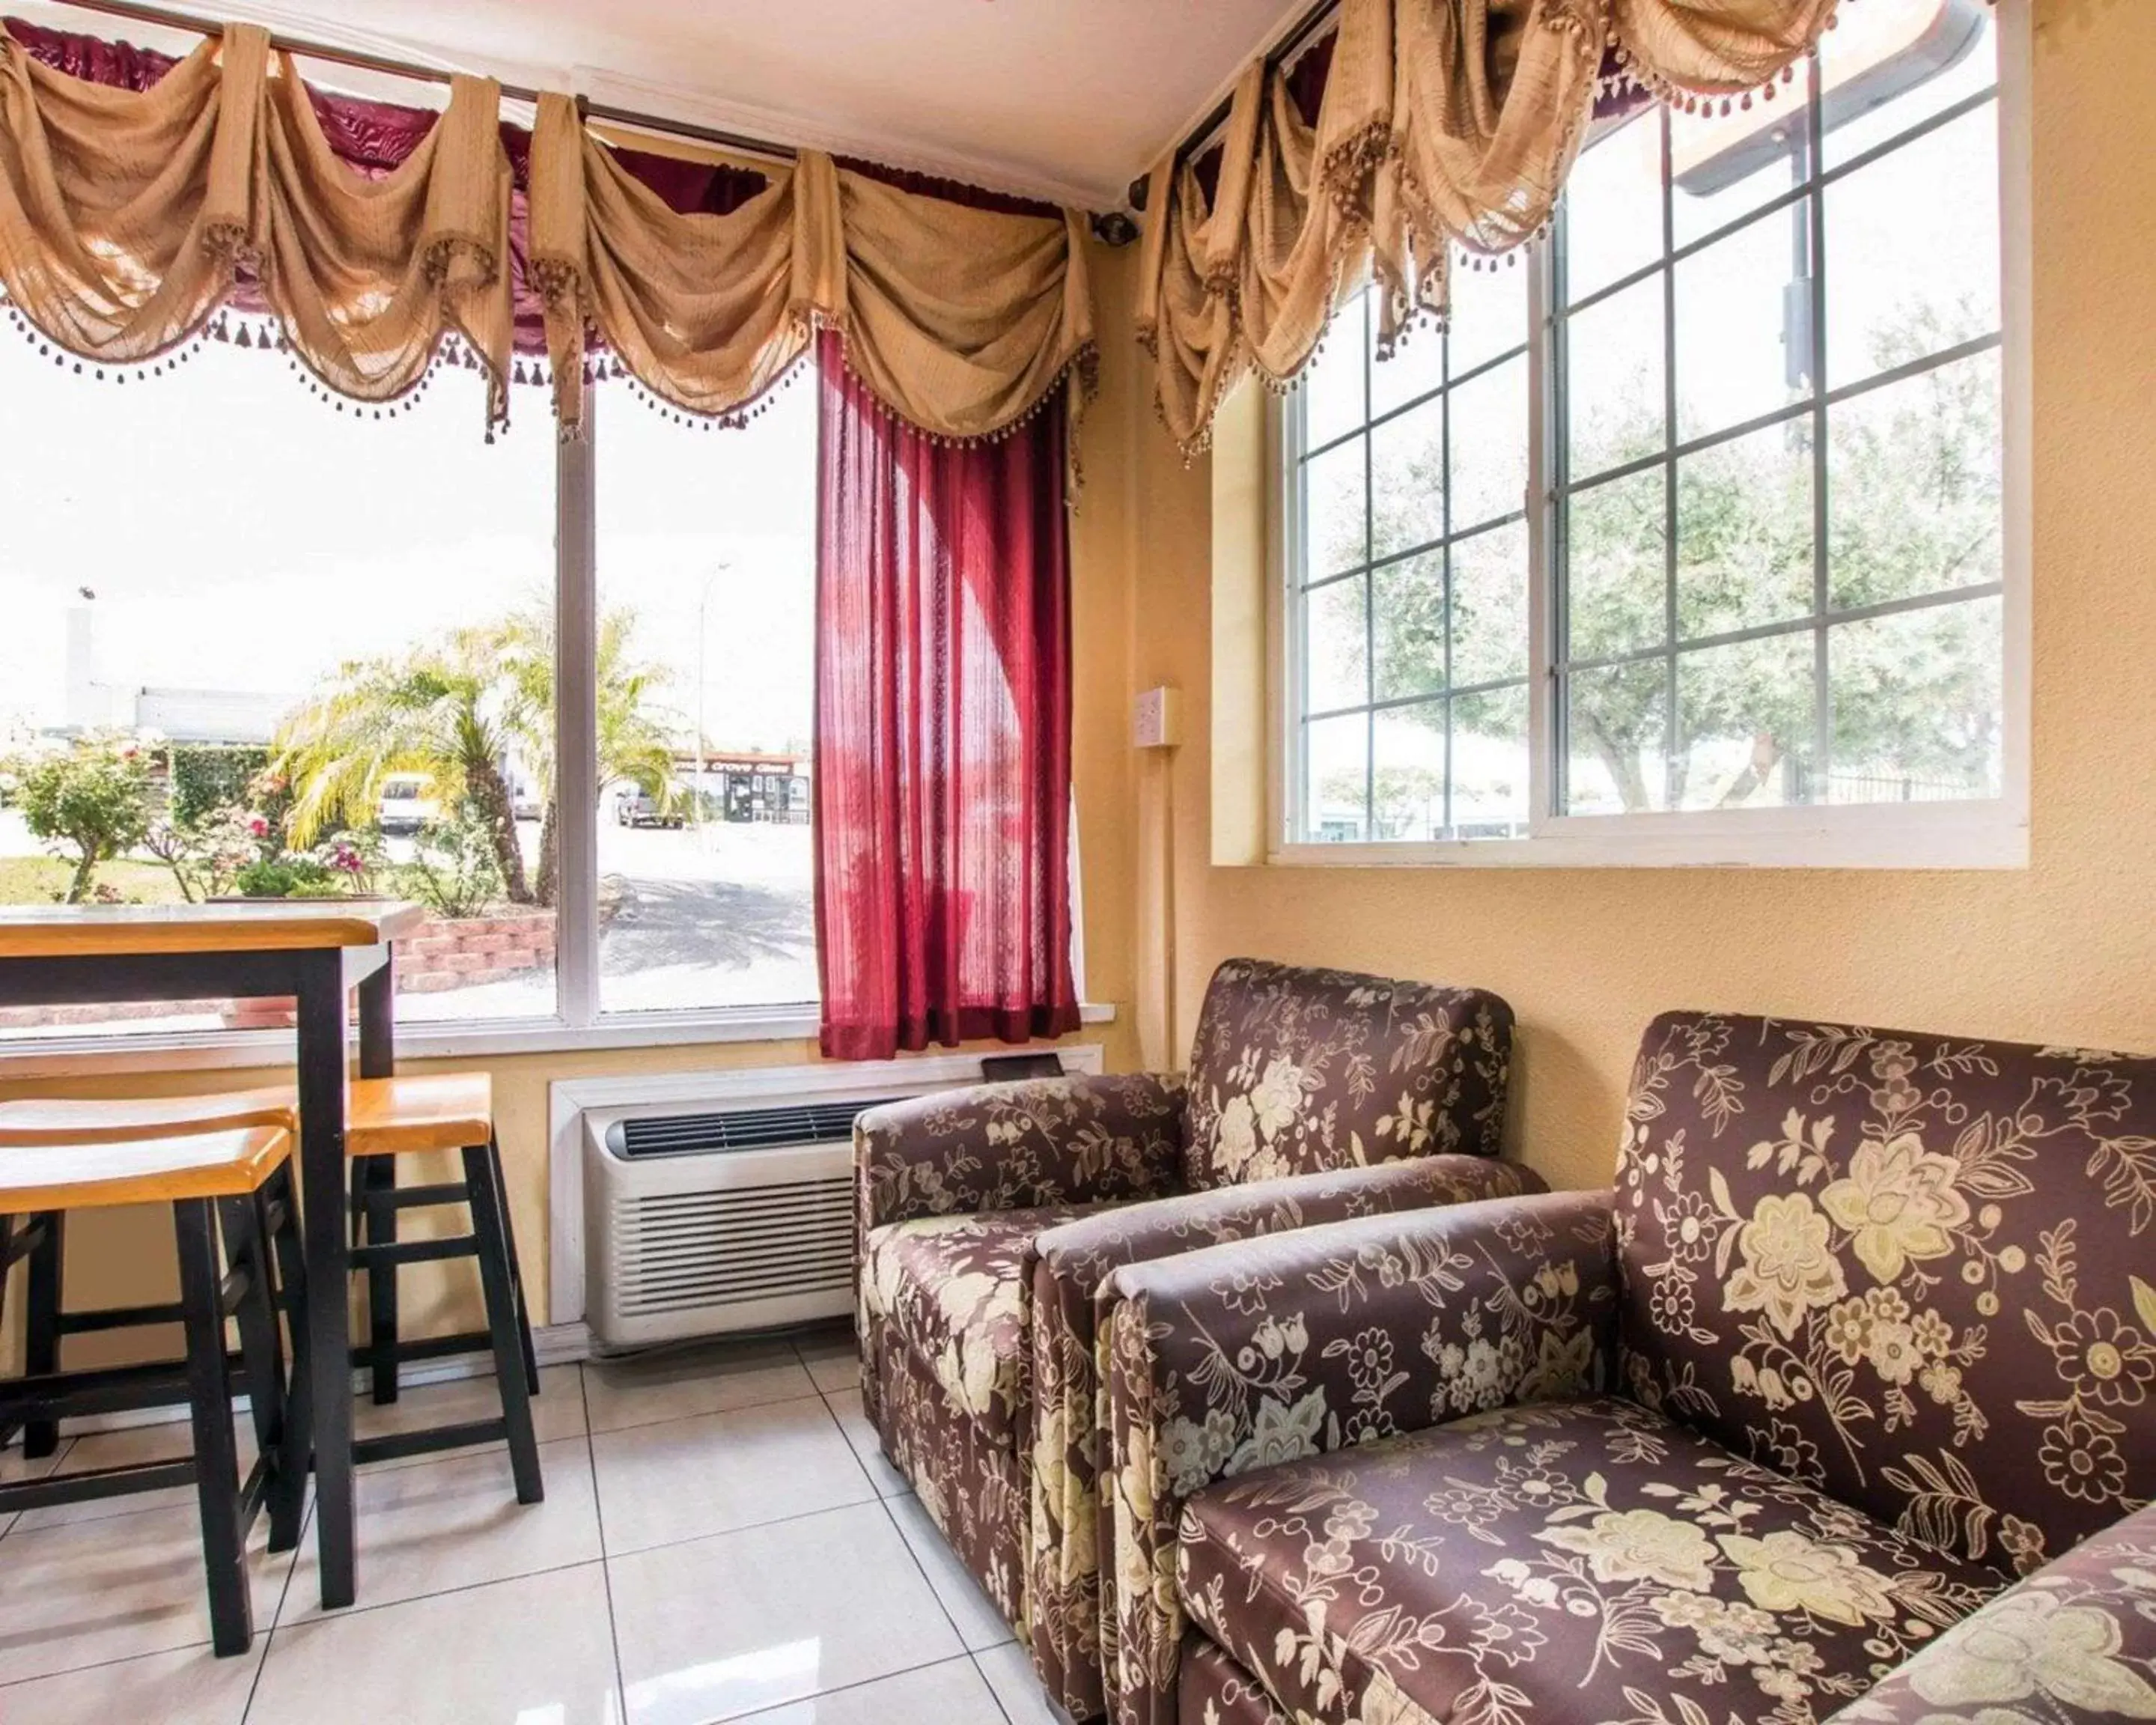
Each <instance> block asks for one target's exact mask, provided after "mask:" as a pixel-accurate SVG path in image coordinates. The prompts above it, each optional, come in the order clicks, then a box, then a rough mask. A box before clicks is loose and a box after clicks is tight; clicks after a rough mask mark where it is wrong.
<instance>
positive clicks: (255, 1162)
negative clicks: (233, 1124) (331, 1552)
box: [0, 1104, 312, 1656]
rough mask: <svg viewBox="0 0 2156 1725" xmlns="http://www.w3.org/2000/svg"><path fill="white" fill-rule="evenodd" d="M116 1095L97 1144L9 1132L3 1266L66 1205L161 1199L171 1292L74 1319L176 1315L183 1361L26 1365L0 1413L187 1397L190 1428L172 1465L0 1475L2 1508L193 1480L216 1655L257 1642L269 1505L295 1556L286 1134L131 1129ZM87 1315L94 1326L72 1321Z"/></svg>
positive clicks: (41, 1245) (277, 1544)
mask: <svg viewBox="0 0 2156 1725" xmlns="http://www.w3.org/2000/svg"><path fill="white" fill-rule="evenodd" d="M125 1106H126V1105H124V1104H121V1105H117V1106H116V1107H115V1115H116V1116H117V1118H116V1119H115V1124H114V1126H113V1127H112V1129H111V1131H110V1133H109V1135H108V1136H107V1137H106V1138H105V1139H104V1140H102V1141H82V1140H80V1139H78V1140H76V1141H74V1142H62V1143H36V1142H23V1141H22V1140H21V1139H19V1138H18V1139H17V1141H16V1142H13V1143H10V1144H8V1145H7V1146H6V1147H0V1215H4V1217H5V1218H6V1219H7V1220H6V1223H5V1225H4V1229H0V1272H4V1270H5V1267H6V1266H8V1264H11V1263H13V1262H14V1261H16V1260H19V1259H21V1258H23V1257H25V1256H28V1257H31V1258H33V1261H34V1260H35V1257H36V1255H37V1254H38V1253H39V1252H41V1251H47V1250H50V1252H51V1253H53V1254H54V1255H56V1253H57V1247H58V1242H59V1239H60V1235H61V1230H62V1226H63V1224H64V1220H65V1219H66V1218H67V1217H68V1216H69V1214H72V1213H74V1211H77V1210H82V1209H101V1208H105V1207H107V1206H110V1205H115V1204H153V1203H156V1204H170V1205H171V1206H172V1229H173V1233H174V1235H175V1237H176V1239H177V1244H178V1247H179V1259H180V1298H179V1301H178V1303H177V1305H176V1306H172V1307H126V1308H122V1309H120V1310H117V1311H113V1312H100V1313H95V1314H90V1313H85V1314H80V1320H88V1319H91V1318H95V1319H96V1320H98V1321H97V1322H86V1321H80V1320H79V1321H78V1322H76V1323H75V1325H74V1329H75V1330H76V1331H81V1330H87V1329H93V1328H95V1329H111V1328H119V1327H126V1326H127V1325H131V1324H148V1323H163V1322H171V1321H172V1320H173V1319H177V1321H178V1322H180V1324H181V1325H182V1327H183V1328H184V1330H185V1332H186V1336H187V1353H186V1357H185V1358H183V1359H182V1360H178V1361H160V1362H155V1363H151V1364H148V1365H141V1366H121V1367H110V1368H103V1369H100V1370H95V1371H76V1372H63V1371H60V1370H59V1369H57V1367H56V1365H47V1366H44V1367H40V1366H39V1365H38V1364H37V1363H34V1362H32V1363H29V1366H28V1371H27V1373H26V1374H25V1375H24V1376H23V1377H22V1378H17V1379H14V1380H13V1381H11V1382H7V1383H0V1418H6V1419H8V1420H20V1421H21V1422H22V1423H23V1425H24V1426H25V1428H26V1429H32V1428H38V1427H42V1428H49V1427H52V1426H54V1425H57V1423H58V1422H59V1420H62V1419H74V1418H82V1417H85V1416H88V1415H90V1414H109V1413H113V1412H117V1411H120V1410H122V1409H133V1408H143V1407H154V1406H160V1405H164V1404H171V1403H173V1402H181V1401H183V1402H185V1403H186V1404H187V1410H188V1415H189V1419H190V1421H191V1423H192V1425H193V1437H194V1444H193V1453H192V1454H191V1455H189V1456H188V1457H187V1459H186V1460H184V1461H169V1462H154V1463H148V1464H136V1465H132V1466H121V1467H107V1468H98V1469H94V1470H91V1471H85V1472H83V1473H79V1474H62V1475H57V1476H52V1477H49V1478H46V1479H39V1480H30V1481H22V1482H19V1483H17V1484H13V1485H0V1513H7V1512H13V1511H18V1510H25V1509H36V1508H41V1507H44V1506H46V1505H49V1504H60V1503H79V1502H88V1501H90V1500H92V1499H95V1498H103V1497H115V1496H118V1495H120V1494H121V1493H124V1492H130V1491H154V1490H157V1489H159V1488H161V1487H165V1486H179V1485H188V1484H192V1485H193V1486H194V1487H195V1492H196V1497H197V1500H198V1503H199V1505H200V1509H201V1515H202V1535H203V1567H204V1568H205V1570H206V1572H207V1577H208V1588H209V1610H210V1628H211V1640H212V1642H213V1645H214V1646H215V1648H216V1651H217V1652H218V1655H219V1656H224V1655H229V1654H238V1653H244V1652H245V1651H247V1649H248V1647H249V1645H250V1643H251V1642H252V1640H253V1638H254V1607H253V1603H252V1599H251V1597H250V1594H249V1588H248V1585H247V1536H248V1532H249V1529H250V1528H251V1527H253V1525H254V1517H255V1516H256V1515H257V1514H258V1513H259V1512H260V1511H261V1510H262V1509H263V1508H264V1506H265V1505H266V1506H267V1507H268V1508H269V1547H270V1549H271V1550H273V1551H289V1550H290V1549H291V1548H293V1547H294V1546H295V1545H296V1544H297V1543H299V1537H300V1521H301V1512H302V1510H303V1508H304V1507H305V1490H306V1478H307V1465H308V1461H309V1459H310V1457H311V1454H312V1438H311V1430H310V1420H309V1416H308V1399H307V1393H306V1387H305V1386H306V1382H307V1378H306V1372H305V1361H304V1360H301V1361H299V1362H297V1366H298V1369H297V1370H295V1373H293V1376H292V1378H291V1380H290V1384H291V1389H290V1393H289V1394H288V1393H287V1388H286V1378H285V1367H284V1349H283V1347H282V1345H281V1343H280V1337H279V1333H278V1327H277V1288H278V1283H279V1281H280V1279H281V1281H282V1285H283V1291H284V1299H285V1305H286V1307H287V1310H288V1311H289V1312H290V1314H291V1319H292V1333H293V1335H294V1336H295V1337H301V1338H304V1337H305V1334H306V1322H305V1317H306V1290H305V1271H304V1267H303V1260H302V1257H301V1253H300V1235H299V1227H298V1220H299V1212H298V1206H297V1204H295V1201H294V1196H293V1186H292V1178H291V1166H290V1163H291V1150H292V1137H291V1134H290V1132H286V1131H285V1129H284V1128H283V1127H276V1126H264V1127H248V1128H242V1129H239V1130H235V1131H229V1132H204V1133H197V1134H193V1135H192V1136H187V1137H172V1136H158V1135H157V1134H156V1132H154V1130H153V1129H152V1130H145V1129H144V1128H141V1127H130V1126H129V1124H128V1123H127V1122H126V1118H125V1117H124V1109H125ZM220 1226H221V1228H222V1234H223V1260H222V1266H220V1260H219V1253H218V1237H219V1232H220ZM273 1260H274V1265H275V1268H274V1269H273ZM280 1272H281V1276H280ZM54 1279H55V1280H56V1279H57V1272H56V1271H55V1272H54ZM228 1319H237V1320H238V1322H239V1338H240V1354H239V1362H238V1363H239V1375H240V1376H241V1377H242V1378H244V1382H245V1385H246V1389H247V1392H248V1399H249V1405H250V1410H251V1412H252V1414H253V1418H254V1433H255V1445H256V1450H257V1455H256V1458H255V1462H254V1466H253V1467H252V1468H250V1469H249V1471H248V1475H247V1477H246V1479H245V1480H244V1481H243V1480H241V1479H240V1477H239V1455H238V1450H237V1446H236V1445H235V1444H234V1439H233V1430H232V1422H233V1391H234V1370H233V1368H234V1361H233V1360H232V1359H231V1358H229V1357H228V1355H227V1353H226V1352H225V1323H226V1321H227V1320H228ZM56 1351H57V1343H56V1342H55V1343H54V1352H56Z"/></svg>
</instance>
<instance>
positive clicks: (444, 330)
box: [0, 24, 511, 424]
mask: <svg viewBox="0 0 2156 1725" xmlns="http://www.w3.org/2000/svg"><path fill="white" fill-rule="evenodd" d="M499 109H500V92H499V90H498V89H497V87H496V86H495V85H494V84H493V83H492V82H491V81H490V80H481V79H474V78H459V79H457V80H455V81H454V84H453V85H452V86H451V90H450V97H449V107H448V110H446V111H445V112H444V114H443V116H442V117H441V119H440V120H439V121H437V122H436V123H435V125H434V127H433V128H432V130H431V131H429V135H428V136H427V137H426V139H425V140H424V141H423V142H422V143H421V144H420V146H419V147H418V149H417V150H415V151H413V154H412V156H411V157H409V159H408V160H407V161H406V162H404V163H403V165H402V166H400V167H398V168H397V169H396V170H395V171H394V172H391V173H389V174H388V175H387V176H386V177H382V178H380V179H369V178H367V177H364V176H362V175H360V174H357V173H355V172H352V169H351V168H349V167H346V165H345V164H344V163H342V162H339V161H338V160H337V159H336V157H335V156H334V155H333V154H332V153H331V149H330V146H329V143H328V141H327V140H326V139H325V138H324V137H323V136H322V132H321V124H320V122H319V121H318V120H317V119H316V115H315V111H314V108H313V105H312V104H311V101H310V100H309V97H308V93H307V90H306V87H305V85H303V84H302V83H301V82H300V78H299V75H298V74H297V73H296V72H295V70H294V69H293V66H292V64H291V62H290V59H288V58H286V57H285V56H284V55H281V54H280V55H277V56H275V63H274V65H273V57H272V55H271V53H270V47H269V36H268V34H267V33H265V32H264V31H263V30H262V29H260V28H258V27H256V26H254V25H249V24H235V25H234V26H232V27H231V28H228V30H227V31H226V32H225V33H224V34H223V37H222V38H219V39H214V40H212V41H208V42H205V43H204V44H203V45H202V46H201V47H199V48H198V49H196V50H195V51H194V52H193V54H189V55H188V56H187V59H184V60H182V61H181V62H180V63H179V64H177V65H176V66H175V67H174V68H173V69H172V71H171V72H170V73H168V74H167V75H166V76H165V77H163V78H162V79H161V80H158V82H157V84H155V85H152V86H151V88H150V89H148V90H141V91H139V92H138V91H133V90H115V89H110V88H107V87H105V86H104V85H96V84H91V83H88V82H85V81H84V80H80V79H76V78H73V77H70V76H69V75H67V74H64V73H61V72H56V71H54V70H52V69H49V68H48V67H46V66H44V65H42V64H39V63H38V62H37V61H36V60H34V59H32V58H31V56H30V55H29V54H28V52H27V51H26V50H25V49H23V47H22V45H21V44H18V43H17V42H16V41H15V40H14V39H13V38H12V37H10V36H8V35H7V34H6V33H5V32H4V31H0V288H4V289H5V290H6V292H7V295H8V299H9V300H12V301H13V304H14V305H15V306H16V308H17V309H18V311H20V312H21V314H22V315H23V317H25V318H26V319H28V321H29V323H30V325H31V326H32V327H33V328H34V329H35V330H36V331H38V333H39V334H40V335H42V336H44V337H46V338H47V339H48V340H49V341H52V342H53V343H54V344H55V345H56V346H58V347H62V348H64V349H65V350H66V351H67V352H70V353H74V354H76V355H79V356H80V357H83V358H85V359H92V360H99V361H107V362H114V363H125V362H132V361H141V360H146V359H152V358H155V357H157V356H158V355H160V354H162V353H164V352H167V351H169V350H170V349H171V348H172V347H176V346H177V345H178V344H179V343H181V342H182V341H186V340H187V339H188V338H189V337H191V336H194V335H196V334H198V332H199V331H201V329H202V327H203V325H204V324H205V323H206V322H207V321H208V319H209V317H210V316H211V315H212V313H213V312H214V311H216V310H217V308H218V306H219V305H222V304H223V302H224V301H225V300H226V299H227V298H228V296H229V295H230V294H231V292H232V290H233V287H234V282H235V280H236V279H237V277H238V275H239V272H240V271H241V270H245V271H247V272H248V273H249V274H250V275H252V276H254V278H255V279H256V280H257V282H258V284H259V287H260V290H261V292H262V295H263V296H264V298H265V299H266V300H268V301H269V305H270V308H271V309H272V311H274V312H275V314H276V316H277V318H278V321H279V322H280V324H281V325H282V326H283V330H284V334H285V341H286V342H287V344H288V345H289V346H290V349H291V351H292V352H293V353H294V354H295V355H296V356H297V357H298V358H299V360H300V362H301V363H302V364H304V365H305V367H307V368H308V369H309V370H310V371H311V372H313V374H314V375H315V376H316V377H318V378H320V379H321V382H322V383H323V384H324V385H325V386H326V388H329V389H331V390H333V391H335V392H336V393H338V394H341V395H346V396H350V397H352V398H354V399H356V400H359V401H362V402H382V401H388V400H391V399H393V398H396V397H397V396H399V395H401V394H403V393H404V392H405V391H407V390H408V389H410V388H413V386H414V385H415V384H416V383H418V382H419V380H420V378H421V377H423V375H424V374H425V372H426V369H427V367H428V365H429V362H431V361H432V360H433V358H434V353H435V351H436V349H437V347H439V344H440V341H441V340H442V338H443V336H444V335H445V334H448V333H450V332H454V333H456V334H459V335H460V336H464V337H465V340H466V341H468V342H469V343H470V347H471V349H472V352H474V353H475V355H477V356H478V357H479V359H480V362H481V363H482V364H483V365H484V366H485V368H486V370H487V372H488V373H489V380H490V393H489V422H490V424H492V423H494V422H496V421H499V420H500V419H502V418H506V413H507V406H508V396H507V389H506V380H507V377H508V366H509V353H510V339H511V313H510V286H509V271H508V258H509V194H510V177H509V161H508V157H506V155H505V154H504V152H503V151H502V147H501V141H500V136H499V135H498V133H497V131H496V129H495V128H496V119H497V114H498V111H499Z"/></svg>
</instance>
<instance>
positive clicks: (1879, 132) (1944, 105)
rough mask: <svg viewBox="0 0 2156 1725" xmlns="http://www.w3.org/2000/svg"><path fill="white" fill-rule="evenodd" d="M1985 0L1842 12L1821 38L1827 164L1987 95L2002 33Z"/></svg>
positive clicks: (1914, 1)
mask: <svg viewBox="0 0 2156 1725" xmlns="http://www.w3.org/2000/svg"><path fill="white" fill-rule="evenodd" d="M1991 13H1992V8H1991V7H1990V6H1989V5H1987V4H1985V3H1984V0H1892V3H1889V4H1884V5H1871V4H1869V3H1867V4H1866V5H1863V6H1851V7H1848V8H1844V9H1843V11H1842V12H1841V13H1840V16H1839V17H1837V18H1835V28H1833V29H1831V30H1830V31H1828V32H1827V33H1826V34H1825V35H1824V36H1822V37H1821V38H1820V47H1819V62H1820V80H1821V81H1822V83H1823V84H1824V85H1825V90H1826V104H1825V119H1826V159H1827V163H1828V165H1829V166H1830V167H1831V166H1833V165H1834V164H1835V163H1837V162H1847V161H1849V160H1851V158H1852V157H1857V156H1861V155H1862V154H1863V153H1864V151H1866V150H1869V149H1871V148H1873V147H1875V146H1877V145H1879V144H1881V143H1884V142H1885V141H1887V140H1888V139H1890V138H1893V137H1896V136H1899V135H1901V134H1902V133H1903V132H1905V131H1907V130H1908V129H1909V128H1910V127H1911V126H1916V125H1917V124H1919V123H1920V122H1922V121H1923V120H1925V119H1926V118H1927V117H1928V116H1931V115H1933V114H1937V113H1939V112H1942V111H1943V110H1945V109H1948V108H1950V107H1952V106H1953V105H1954V104H1955V103H1957V102H1959V101H1963V100H1967V99H1968V98H1969V97H1970V96H1973V95H1978V94H1979V93H1981V92H1982V91H1984V90H1989V88H1990V87H1991V86H1992V85H1993V84H1994V83H1995V82H1996V81H1997V79H1998V75H1999V45H1998V39H1999V33H1998V30H1997V29H1996V28H1995V27H1994V24H1993V22H1992V16H1991Z"/></svg>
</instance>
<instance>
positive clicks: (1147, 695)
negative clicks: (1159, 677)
mask: <svg viewBox="0 0 2156 1725" xmlns="http://www.w3.org/2000/svg"><path fill="white" fill-rule="evenodd" d="M1182 706H1183V703H1182V701H1181V700H1180V699H1179V698H1178V691H1176V690H1173V689H1171V688H1169V687H1168V685H1166V684H1165V683H1163V685H1161V686H1160V687H1158V689H1147V690H1146V691H1144V692H1143V693H1142V694H1141V695H1140V696H1138V698H1137V700H1136V701H1133V702H1132V704H1131V742H1132V745H1133V746H1134V747H1138V748H1142V749H1172V748H1173V747H1175V746H1176V745H1177V744H1178V743H1179V742H1182V741H1183V733H1182V728H1181V726H1182V717H1183V714H1182Z"/></svg>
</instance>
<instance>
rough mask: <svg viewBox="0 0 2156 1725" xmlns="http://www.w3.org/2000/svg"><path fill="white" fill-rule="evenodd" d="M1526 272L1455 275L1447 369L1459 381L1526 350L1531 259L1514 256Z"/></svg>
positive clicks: (1504, 270) (1511, 270) (1508, 270)
mask: <svg viewBox="0 0 2156 1725" xmlns="http://www.w3.org/2000/svg"><path fill="white" fill-rule="evenodd" d="M1514 257H1515V261H1516V263H1517V264H1519V265H1521V266H1522V267H1518V268H1512V267H1506V268H1502V269H1497V270H1462V269H1457V268H1455V270H1453V272H1452V321H1451V322H1450V326H1448V327H1447V330H1446V334H1445V347H1446V363H1447V366H1448V367H1449V369H1450V372H1451V374H1452V375H1453V376H1454V377H1460V376H1463V375H1464V374H1466V372H1471V371H1473V370H1474V369H1475V368H1476V367H1477V366H1481V365H1486V364H1487V363H1488V362H1490V361H1491V360H1493V359H1495V358H1496V357H1497V356H1498V355H1499V354H1501V353H1510V352H1512V350H1513V349H1514V348H1516V347H1526V346H1527V281H1528V279H1529V277H1530V276H1531V275H1532V274H1533V271H1532V270H1531V269H1528V268H1527V267H1525V266H1526V265H1527V264H1530V263H1532V262H1533V261H1535V260H1534V259H1533V256H1532V254H1527V255H1526V256H1521V255H1520V254H1514Z"/></svg>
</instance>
